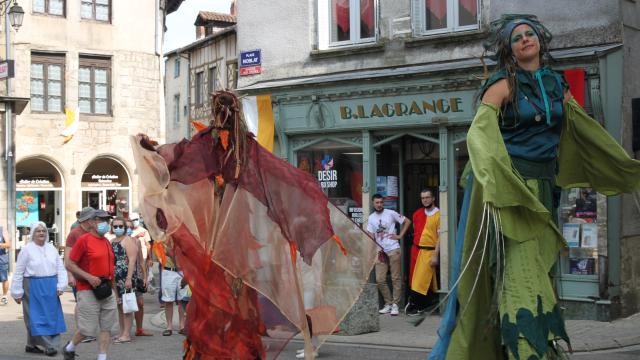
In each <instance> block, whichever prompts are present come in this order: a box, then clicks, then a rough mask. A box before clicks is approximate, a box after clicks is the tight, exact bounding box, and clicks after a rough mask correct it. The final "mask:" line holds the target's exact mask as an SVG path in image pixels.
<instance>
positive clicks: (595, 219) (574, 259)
mask: <svg viewBox="0 0 640 360" xmlns="http://www.w3.org/2000/svg"><path fill="white" fill-rule="evenodd" d="M558 210H559V217H560V226H561V227H562V234H563V236H564V238H565V240H566V241H567V245H568V250H566V251H564V252H563V253H562V254H561V259H560V269H561V271H562V275H565V274H570V275H598V273H599V272H600V271H601V269H600V262H599V258H600V257H603V256H606V251H607V245H606V244H607V240H606V198H605V197H604V195H600V194H598V193H597V192H596V191H594V190H592V189H591V188H574V189H569V190H565V191H564V192H563V195H562V197H561V202H560V207H559V209H558Z"/></svg>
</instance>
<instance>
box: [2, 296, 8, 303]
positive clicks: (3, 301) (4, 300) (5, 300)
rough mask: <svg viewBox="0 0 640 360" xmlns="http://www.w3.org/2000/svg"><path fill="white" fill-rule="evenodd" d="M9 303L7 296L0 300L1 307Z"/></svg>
mask: <svg viewBox="0 0 640 360" xmlns="http://www.w3.org/2000/svg"><path fill="white" fill-rule="evenodd" d="M8 303H9V300H7V297H6V296H3V297H2V298H0V305H7V304H8Z"/></svg>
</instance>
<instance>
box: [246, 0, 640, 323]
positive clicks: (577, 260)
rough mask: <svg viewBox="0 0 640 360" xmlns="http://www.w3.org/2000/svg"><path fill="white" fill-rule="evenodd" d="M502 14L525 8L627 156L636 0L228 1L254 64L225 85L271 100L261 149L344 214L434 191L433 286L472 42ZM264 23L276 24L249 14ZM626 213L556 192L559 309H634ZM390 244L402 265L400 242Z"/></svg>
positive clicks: (463, 128) (473, 65) (445, 250)
mask: <svg viewBox="0 0 640 360" xmlns="http://www.w3.org/2000/svg"><path fill="white" fill-rule="evenodd" d="M503 13H531V14H536V15H538V17H539V18H540V19H541V21H542V22H543V23H544V24H545V25H546V26H547V27H548V28H549V29H550V31H551V33H552V34H553V35H554V39H553V41H552V43H551V47H552V55H553V57H554V59H555V61H554V64H553V66H554V68H555V69H557V70H559V71H563V72H564V73H565V76H566V77H567V78H568V80H570V84H571V87H572V92H573V93H574V95H575V96H576V98H579V99H581V100H580V101H581V102H582V103H583V105H584V107H585V109H586V110H587V111H588V112H589V113H590V114H591V115H592V116H593V117H594V118H595V119H597V120H598V121H599V122H601V124H602V125H603V126H604V127H605V128H606V129H607V130H608V131H609V132H610V133H611V134H612V135H613V136H614V137H615V138H616V139H617V140H618V141H620V142H621V143H622V144H623V146H624V147H625V148H626V149H627V150H629V151H630V152H631V150H632V139H631V135H632V134H633V131H632V130H635V131H636V133H638V132H639V131H640V129H632V121H631V120H632V106H631V103H632V99H634V98H638V97H640V89H639V85H638V84H639V82H638V81H637V80H638V70H637V69H636V68H635V67H634V65H633V64H634V63H636V62H637V60H638V56H639V54H638V52H637V51H632V49H636V48H637V45H640V43H639V40H638V38H639V36H640V31H638V30H637V29H638V26H637V25H638V24H637V22H638V20H639V19H640V6H639V5H638V4H637V3H636V2H633V1H628V0H619V1H614V2H605V1H596V2H589V3H588V4H585V3H584V2H580V1H569V2H568V3H567V2H563V3H562V4H560V3H558V4H550V3H545V4H544V6H543V5H542V4H540V3H535V2H526V1H519V0H518V1H510V2H496V1H487V0H477V1H476V0H469V1H467V0H441V1H420V0H401V1H394V2H383V1H376V0H362V1H359V0H310V1H305V2H301V3H297V4H296V5H295V6H292V5H291V3H290V2H288V1H283V0H279V1H272V2H269V4H268V5H266V4H263V3H262V2H260V1H257V0H242V1H240V2H238V28H240V29H242V31H241V32H239V33H238V50H239V51H240V52H243V51H249V50H254V49H259V50H261V55H262V56H261V72H260V73H259V74H252V75H248V76H242V77H240V79H239V89H240V91H241V92H243V93H246V94H248V95H260V94H270V95H271V98H272V101H273V108H274V114H275V122H276V124H275V128H276V129H275V130H276V137H277V138H276V150H275V151H276V152H277V153H278V154H279V155H280V156H281V157H283V158H285V159H287V160H288V161H290V162H291V163H292V164H294V165H295V166H298V167H299V168H301V169H304V170H307V171H309V172H311V173H313V174H317V175H318V178H319V181H320V183H321V186H322V187H323V188H324V189H325V191H326V193H327V195H328V196H329V198H330V200H331V201H332V202H333V203H334V204H336V205H338V206H339V207H341V208H342V209H343V210H344V211H345V213H347V214H349V215H350V216H352V218H353V219H354V221H356V222H362V221H366V216H367V214H368V213H369V211H370V208H369V203H370V198H371V195H373V194H374V193H382V194H383V195H384V196H385V197H386V203H387V206H388V207H390V208H395V209H397V210H398V211H399V212H401V213H403V214H405V215H408V216H410V215H411V213H412V212H413V211H414V210H415V209H416V208H417V207H418V206H419V204H420V203H419V201H420V199H419V193H420V190H421V189H423V188H429V189H433V190H435V191H436V193H437V204H438V206H439V207H440V209H441V216H442V218H441V224H442V233H441V234H440V236H441V237H440V241H441V266H440V282H439V283H440V284H442V292H443V293H446V292H447V291H448V288H447V284H448V283H449V280H450V279H449V275H448V274H449V273H450V271H449V267H450V266H451V261H450V257H451V252H450V251H449V249H452V248H453V241H454V239H455V232H456V223H457V219H458V213H459V209H460V205H461V200H462V199H461V198H462V196H461V194H462V193H461V188H460V187H459V186H458V183H459V180H460V175H461V172H462V169H463V167H464V165H465V163H466V162H467V160H468V154H467V150H466V132H467V129H468V127H469V124H470V123H471V121H472V119H473V117H474V111H475V104H474V96H475V95H476V92H477V90H478V88H479V86H480V83H481V79H482V78H484V70H483V66H482V62H481V60H480V56H481V54H482V52H483V48H482V41H483V39H484V38H486V36H487V34H488V32H487V31H488V27H489V23H490V21H491V20H494V19H497V18H498V17H499V16H500V14H503ZM270 18H277V19H286V21H282V22H279V23H278V26H272V24H270V23H267V22H264V21H262V19H270ZM486 62H487V63H488V64H489V65H491V62H490V61H488V60H486ZM623 79H625V81H623ZM633 79H635V81H633ZM329 163H330V164H331V167H332V168H331V169H327V168H326V166H325V164H329ZM327 172H328V173H327ZM583 197H584V198H583ZM585 202H586V203H588V204H590V205H589V206H588V208H584V207H585V205H584V204H585ZM638 215H639V208H638V206H637V205H636V202H634V199H633V197H631V196H630V195H624V196H620V197H613V198H608V199H607V198H605V197H603V196H602V195H599V194H597V193H595V192H593V191H590V190H589V189H584V191H581V190H580V189H567V190H565V191H564V193H563V197H562V204H561V206H560V218H559V219H558V220H559V222H560V224H561V226H562V228H563V230H564V231H565V234H566V236H569V234H572V235H573V236H574V238H573V239H572V241H571V242H570V243H569V245H570V247H569V248H568V249H567V251H565V252H563V253H562V254H561V255H560V256H559V258H558V266H557V267H556V270H555V271H554V273H553V274H552V276H553V277H554V279H555V280H556V288H557V291H558V296H559V298H560V299H561V301H562V302H563V303H564V304H565V305H566V308H567V310H566V311H567V316H569V317H573V318H589V319H600V320H608V319H611V318H615V317H619V316H622V315H626V314H630V313H634V312H636V311H638V310H640V309H638V305H637V304H638V301H636V300H637V297H638V295H640V293H639V291H640V290H639V289H640V287H639V286H638V285H639V284H638V281H639V280H640V279H639V278H638V277H639V275H638V273H637V271H634V270H633V264H632V262H631V258H632V257H633V256H636V255H638V254H639V253H640V247H638V246H637V245H635V244H636V243H637V241H635V240H636V239H637V237H638V235H639V234H640V228H639V227H640V221H638ZM572 231H573V232H572ZM407 239H408V238H407ZM403 246H404V249H405V250H407V251H405V253H406V256H405V269H406V268H407V266H408V254H409V251H408V250H409V248H410V246H411V245H410V240H405V241H404V244H403ZM623 254H624V255H623ZM406 273H407V272H406V271H405V274H406ZM404 279H405V283H406V282H408V279H407V275H405V276H404Z"/></svg>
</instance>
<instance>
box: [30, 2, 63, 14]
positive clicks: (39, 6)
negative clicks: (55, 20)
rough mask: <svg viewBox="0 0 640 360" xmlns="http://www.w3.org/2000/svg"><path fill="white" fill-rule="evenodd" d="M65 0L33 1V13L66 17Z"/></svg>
mask: <svg viewBox="0 0 640 360" xmlns="http://www.w3.org/2000/svg"><path fill="white" fill-rule="evenodd" d="M64 2H65V0H33V12H34V13H36V14H49V15H59V16H64Z"/></svg>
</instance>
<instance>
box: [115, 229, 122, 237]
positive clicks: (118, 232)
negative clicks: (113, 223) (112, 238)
mask: <svg viewBox="0 0 640 360" xmlns="http://www.w3.org/2000/svg"><path fill="white" fill-rule="evenodd" d="M113 233H114V234H116V236H122V235H124V228H117V229H113Z"/></svg>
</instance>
